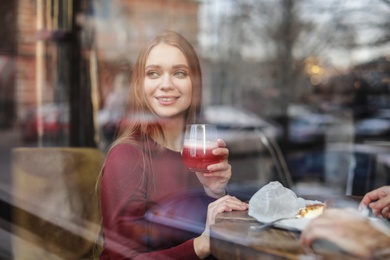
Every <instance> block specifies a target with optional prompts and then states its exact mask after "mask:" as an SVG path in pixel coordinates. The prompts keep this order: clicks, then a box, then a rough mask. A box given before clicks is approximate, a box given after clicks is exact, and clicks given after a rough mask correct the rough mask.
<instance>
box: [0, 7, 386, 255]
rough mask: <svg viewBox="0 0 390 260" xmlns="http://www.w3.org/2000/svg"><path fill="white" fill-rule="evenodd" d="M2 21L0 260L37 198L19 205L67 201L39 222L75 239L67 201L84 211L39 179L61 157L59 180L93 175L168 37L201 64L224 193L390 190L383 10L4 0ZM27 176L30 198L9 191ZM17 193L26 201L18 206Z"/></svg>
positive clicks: (0, 9)
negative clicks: (141, 69) (271, 188)
mask: <svg viewBox="0 0 390 260" xmlns="http://www.w3.org/2000/svg"><path fill="white" fill-rule="evenodd" d="M0 14H1V15H0V17H1V18H0V20H1V24H2V26H1V28H0V36H1V39H4V40H2V41H1V42H0V143H1V146H0V169H1V172H2V174H1V175H0V178H1V179H0V183H1V189H0V195H1V196H0V199H1V203H0V205H1V207H3V208H4V210H2V209H1V210H0V212H2V213H1V218H2V219H3V220H5V221H4V222H0V224H1V223H4V225H3V224H1V225H0V227H2V230H3V231H4V232H1V233H0V235H1V236H2V237H4V239H5V240H6V241H9V243H8V244H7V243H5V245H6V246H4V248H3V247H1V246H0V249H1V250H0V258H2V255H1V254H2V252H3V251H4V254H5V258H8V257H11V256H12V254H14V253H15V249H14V247H13V246H12V245H11V238H10V235H11V234H12V232H13V230H12V229H11V226H12V225H13V224H14V223H16V222H15V221H17V220H15V219H16V217H15V216H13V212H14V210H15V209H16V210H18V211H17V212H18V213H20V212H21V211H23V213H26V214H27V215H28V217H31V216H32V217H33V218H34V219H33V221H37V222H34V223H41V222H38V219H39V218H42V216H41V215H40V214H39V212H36V211H31V212H30V210H33V209H34V207H35V206H36V205H37V204H39V203H37V201H30V202H31V203H30V204H28V202H29V200H27V199H26V198H27V197H28V196H31V198H33V197H34V196H35V195H37V194H39V196H42V197H40V198H42V199H43V198H45V199H48V198H53V199H54V198H57V199H59V200H61V202H62V203H65V205H66V206H69V207H68V208H66V209H67V210H68V211H66V210H64V212H61V210H60V209H58V208H56V209H58V215H56V214H52V215H45V217H46V218H48V216H50V217H51V216H54V217H58V218H59V219H62V220H64V221H65V220H66V221H68V220H69V219H71V220H70V222H69V223H68V224H69V225H66V226H61V225H60V228H61V232H65V233H67V234H68V235H69V233H71V234H70V236H69V237H72V236H73V235H75V236H76V237H73V238H74V241H78V240H77V239H79V238H80V234H75V233H77V232H79V230H78V229H77V228H80V225H79V221H80V222H83V221H82V220H81V219H72V218H68V217H69V216H70V212H71V211H69V209H71V206H70V205H76V206H77V207H79V208H78V210H79V211H82V210H81V209H82V208H83V207H84V206H85V204H88V203H86V202H85V201H83V202H81V199H78V197H77V196H71V195H69V194H67V193H65V191H64V190H65V188H64V187H65V186H66V185H68V184H69V183H67V182H66V180H65V177H64V179H61V178H60V177H58V179H57V180H56V181H58V183H57V182H55V183H56V185H57V184H58V185H59V186H58V187H57V186H56V187H57V188H58V189H63V190H62V191H63V192H64V193H63V197H61V198H59V197H56V195H53V194H51V193H50V188H49V187H48V186H45V184H44V182H40V181H39V180H38V179H34V178H33V176H35V177H36V175H39V174H38V173H39V172H41V173H42V174H44V173H45V174H46V173H47V172H46V170H47V169H52V168H50V167H51V166H49V163H50V162H51V161H52V162H54V161H56V162H57V163H58V165H59V166H58V167H60V169H61V170H63V171H60V170H59V169H54V168H53V169H52V172H53V174H54V172H55V173H57V174H59V176H60V174H64V175H65V174H66V171H65V170H66V169H70V168H71V167H73V166H75V165H77V163H78V162H80V163H81V164H83V163H84V166H85V165H87V164H89V163H91V164H92V165H93V166H91V167H87V168H88V169H89V170H86V169H85V168H83V167H81V169H82V170H81V172H80V173H77V174H87V175H88V176H92V177H91V178H92V179H94V178H95V179H96V178H97V176H95V175H94V174H98V173H99V170H100V167H101V163H102V161H103V160H104V157H105V156H106V154H107V151H108V150H109V148H110V145H111V144H112V143H113V141H114V140H115V138H116V137H117V135H118V132H119V128H118V126H119V125H120V123H121V122H122V121H121V120H122V119H123V118H122V116H123V109H124V108H125V106H126V100H127V97H128V95H130V93H129V92H128V90H129V85H130V84H131V77H132V74H133V66H134V65H135V61H136V57H137V55H138V53H139V51H140V50H141V48H142V46H143V45H144V44H145V43H146V42H147V41H148V40H149V39H150V38H152V37H153V36H154V35H156V34H157V33H159V32H160V31H162V30H164V29H169V30H173V31H176V32H178V33H180V34H182V35H183V36H184V37H186V38H187V39H188V40H189V42H191V44H192V45H193V46H194V48H195V51H196V53H197V54H198V56H199V60H200V64H201V69H202V76H203V80H202V82H203V97H202V101H203V108H202V111H201V112H202V119H203V120H204V121H207V122H208V123H210V124H215V125H217V129H218V132H219V135H220V137H221V138H222V139H224V141H225V142H226V144H227V147H228V149H229V163H230V164H231V166H232V169H233V175H232V178H231V180H230V182H229V186H228V190H229V191H230V192H231V193H232V194H234V195H237V196H238V197H240V198H242V199H243V200H248V199H250V198H251V196H252V195H253V194H254V193H255V192H256V191H257V190H259V189H260V188H261V187H263V186H264V185H266V184H268V183H269V182H271V181H279V182H281V183H282V184H283V185H284V186H286V187H288V188H291V189H292V190H294V192H296V193H297V194H302V195H307V194H312V193H320V194H321V195H331V194H332V195H357V196H360V195H363V194H365V193H366V192H368V191H369V190H372V189H375V188H377V187H379V186H382V185H389V184H390V178H389V177H388V176H389V174H390V172H389V171H390V163H389V161H390V159H389V158H390V157H389V154H390V140H389V136H390V118H389V117H390V56H389V53H390V40H389V39H390V31H389V29H388V28H389V26H388V23H389V21H390V4H389V2H388V1H380V0H373V1H365V0H353V1H352V0H351V1H337V0H330V1H322V2H317V1H316V2H313V1H309V0H299V1H293V0H277V1H269V0H256V1H254V0H245V1H239V0H196V1H194V0H170V1H168V0H157V1H156V0H142V1H108V0H70V1H59V0H36V1H29V0H15V1H1V2H0ZM38 148H42V149H48V150H47V151H49V152H47V151H43V150H39V149H38ZM25 149H26V150H25ZM29 149H30V150H29ZM35 149H38V150H35ZM50 149H55V150H50ZM68 149H70V150H68ZM72 149H75V150H77V152H73V150H72ZM83 149H86V150H83ZM89 149H91V150H89ZM23 151H25V153H24V152H23ZM50 151H52V153H50ZM71 151H72V152H71ZM79 152H81V153H82V155H80V153H79ZM84 152H85V153H84ZM38 155H39V156H42V157H38V158H36V157H34V156H38ZM48 158H53V159H52V160H49V159H48ZM61 158H67V159H64V160H65V161H63V160H62V159H61ZM81 158H83V159H82V160H81ZM33 159H34V160H33ZM84 159H85V160H84ZM65 162H67V163H69V165H68V166H69V167H68V168H67V165H66V164H67V163H66V164H65ZM16 163H17V164H16ZM28 163H33V164H34V165H35V166H36V168H34V167H31V169H29V168H30V165H28ZM26 164H27V165H26ZM41 164H43V165H41ZM46 164H47V165H48V166H47V167H45V166H46ZM72 165H73V166H72ZM75 167H76V166H75ZM91 169H93V170H91ZM29 170H31V172H32V173H31V174H29ZM78 170H79V169H78ZM94 170H96V171H95V172H92V171H94ZM15 171H16V172H15ZM69 176H71V175H69ZM72 176H73V175H72ZM76 176H78V177H80V176H79V175H74V176H73V177H74V178H75V179H77V178H78V177H76ZM15 178H16V179H15ZM23 179H24V180H27V181H30V182H31V183H27V184H28V185H27V186H28V187H29V186H31V192H32V193H34V192H35V193H34V194H32V195H31V194H30V195H26V194H24V193H21V194H19V193H14V192H15V190H16V191H17V189H18V187H15V186H14V185H15V184H16V183H18V182H20V181H21V182H23V181H22V180H23ZM48 183H49V181H48ZM61 183H62V186H61V185H60V184H61ZM91 183H92V181H91ZM46 184H47V183H46ZM23 185H26V183H23ZM39 185H42V186H39ZM91 185H92V184H91ZM33 186H35V187H40V188H39V189H37V190H34V189H33ZM60 186H61V187H60ZM23 187H25V186H23ZM67 187H68V186H67ZM69 187H70V186H69ZM91 187H92V186H91ZM72 188H74V189H76V188H75V187H70V188H69V190H68V192H69V193H72ZM23 189H25V188H23ZM46 189H47V191H46ZM45 192H47V194H45ZM77 192H78V191H77ZM77 192H76V191H75V192H74V193H73V195H75V194H78V193H77ZM45 195H47V196H45ZM57 195H58V194H57ZM15 196H17V199H21V200H23V201H24V202H25V200H26V201H27V204H23V203H22V204H20V205H14V204H13V203H14V201H15ZM72 200H78V201H77V203H76V202H75V203H74V204H72V203H73V202H74V201H72ZM26 205H27V206H26ZM48 205H50V207H52V208H50V209H49V210H52V209H53V208H55V207H54V205H55V201H54V202H53V201H49V202H48ZM19 206H20V207H19ZM38 206H39V207H43V209H45V210H47V209H48V208H49V207H48V208H45V204H40V205H38ZM87 208H88V207H87ZM88 209H89V208H88ZM42 211H44V210H42ZM67 214H68V215H67ZM21 216H22V218H23V217H26V215H23V214H22V215H21ZM43 218H44V217H43ZM19 220H20V219H19ZM49 222H50V225H52V226H50V227H51V228H54V229H55V228H58V225H57V224H58V222H55V221H54V222H53V221H49ZM95 224H96V225H99V223H98V222H97V223H93V225H92V226H93V228H92V229H91V230H93V232H95V231H96V230H97V229H95V228H96V227H97V226H95ZM76 227H77V228H76ZM81 227H82V230H83V231H82V232H84V231H85V232H87V231H88V228H86V229H84V228H85V226H81ZM68 228H70V229H68ZM75 228H76V229H75ZM56 230H57V229H56ZM30 231H31V230H30ZM80 232H81V231H80ZM87 233H88V232H87ZM83 234H85V233H83ZM94 234H95V233H94ZM40 235H42V234H40ZM40 235H39V236H40ZM0 239H1V238H0ZM83 239H84V240H83ZM70 240H72V239H70ZM86 240H88V241H90V240H91V237H88V238H87V239H85V237H84V238H82V241H84V242H85V241H86ZM18 241H20V240H18ZM80 241H81V240H80ZM30 242H31V241H29V243H30ZM69 243H70V244H71V242H69ZM18 245H20V244H18ZM57 246H58V245H56V246H54V247H57ZM88 246H89V244H88V243H87V244H86V247H88ZM38 247H40V245H39V246H38ZM44 250H46V249H44ZM48 250H49V251H48V252H50V254H54V255H55V254H56V252H55V249H48ZM88 250H90V251H88ZM88 250H86V251H85V252H84V253H86V252H87V251H88V252H89V253H90V252H92V251H93V250H92V248H88ZM68 251H69V252H71V251H72V250H71V249H69V250H68ZM62 252H64V251H62ZM69 252H68V253H69ZM19 253H20V254H23V251H19ZM86 254H87V253H86ZM70 255H71V254H70Z"/></svg>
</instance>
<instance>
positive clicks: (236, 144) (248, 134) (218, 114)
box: [204, 105, 283, 154]
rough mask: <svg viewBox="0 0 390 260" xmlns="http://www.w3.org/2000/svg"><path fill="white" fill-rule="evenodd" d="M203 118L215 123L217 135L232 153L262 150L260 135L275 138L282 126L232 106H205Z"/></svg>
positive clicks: (277, 136) (279, 134) (278, 135)
mask: <svg viewBox="0 0 390 260" xmlns="http://www.w3.org/2000/svg"><path fill="white" fill-rule="evenodd" d="M204 119H205V121H206V122H208V123H210V124H215V125H217V129H218V133H219V136H220V137H221V138H222V139H223V140H224V141H225V142H226V145H227V146H228V147H229V150H230V152H231V153H232V154H250V153H256V152H260V151H262V149H263V148H264V145H263V144H262V141H261V136H260V135H262V136H263V137H266V138H272V139H273V140H277V139H278V138H279V137H280V136H281V135H282V132H283V131H282V128H281V127H280V126H279V125H277V124H276V123H273V122H271V121H268V120H265V119H263V118H261V117H259V116H258V115H256V114H255V113H252V112H250V111H246V110H244V109H240V108H236V107H233V106H227V105H220V106H207V107H205V108H204Z"/></svg>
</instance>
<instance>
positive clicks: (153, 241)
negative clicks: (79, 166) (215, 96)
mask: <svg viewBox="0 0 390 260" xmlns="http://www.w3.org/2000/svg"><path fill="white" fill-rule="evenodd" d="M139 144H140V147H145V144H148V146H149V147H150V150H145V149H140V148H138V147H136V146H134V145H131V144H119V145H117V146H115V147H114V148H113V149H111V151H110V152H109V154H108V155H107V158H106V162H105V165H104V168H103V172H102V174H103V175H102V182H101V207H102V214H103V235H104V249H103V252H102V254H101V256H100V259H111V260H114V259H199V258H198V257H197V256H196V254H195V252H194V246H193V238H194V237H195V235H194V234H193V233H191V234H192V237H191V234H188V233H186V232H185V233H182V232H180V230H177V229H172V227H169V225H168V226H166V225H159V224H156V223H154V222H151V221H149V220H148V219H147V218H146V217H145V216H146V214H147V213H148V212H150V211H151V210H154V212H155V211H156V210H155V209H156V207H159V208H160V209H161V208H162V209H163V210H164V211H165V213H161V214H166V213H167V212H168V214H171V213H172V214H173V216H176V215H177V214H179V215H180V214H181V213H183V212H184V215H186V214H187V216H188V215H193V214H192V213H191V212H202V214H198V215H200V218H205V214H206V213H207V205H208V203H209V202H211V201H212V200H210V198H208V199H202V202H200V203H191V202H188V201H187V202H185V200H183V201H184V202H182V203H181V205H177V206H176V205H174V204H175V203H173V207H172V205H170V206H168V208H165V209H164V205H163V204H164V201H169V198H171V197H172V196H176V194H182V192H186V191H188V190H190V188H194V187H198V188H199V187H201V184H200V183H199V180H198V179H197V177H196V175H195V174H194V173H189V172H188V171H187V169H186V167H185V165H184V164H183V162H182V159H181V155H180V153H179V152H175V151H172V150H169V149H163V150H162V151H158V150H157V144H156V143H155V142H154V141H153V140H151V139H149V141H148V142H139ZM150 158H152V159H150ZM202 190H203V189H202ZM203 196H204V198H205V197H206V196H205V195H203ZM198 202H199V201H198ZM171 204H172V203H171ZM189 204H191V205H189ZM194 207H196V209H195V208H194ZM179 209H180V210H179ZM176 211H181V213H178V212H176ZM157 212H158V211H157ZM158 214H159V213H157V215H158ZM195 215H196V214H195ZM183 218H185V216H184V217H183V216H181V217H180V216H179V219H183ZM173 219H174V218H173ZM201 221H202V220H201ZM184 229H185V228H184Z"/></svg>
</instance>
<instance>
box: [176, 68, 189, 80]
mask: <svg viewBox="0 0 390 260" xmlns="http://www.w3.org/2000/svg"><path fill="white" fill-rule="evenodd" d="M187 75H188V74H187V72H185V71H182V70H180V71H176V72H175V76H177V77H179V78H185V77H187Z"/></svg>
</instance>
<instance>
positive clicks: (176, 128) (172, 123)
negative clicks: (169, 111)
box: [156, 118, 185, 152]
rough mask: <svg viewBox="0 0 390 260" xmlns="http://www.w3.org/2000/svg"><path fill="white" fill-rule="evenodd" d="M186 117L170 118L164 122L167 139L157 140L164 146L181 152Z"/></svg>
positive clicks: (163, 126)
mask: <svg viewBox="0 0 390 260" xmlns="http://www.w3.org/2000/svg"><path fill="white" fill-rule="evenodd" d="M184 124H185V122H184V119H183V118H180V119H173V120H172V119H170V120H164V122H162V124H161V125H162V128H163V132H164V137H165V140H156V141H157V142H158V143H160V144H161V145H163V146H164V147H166V148H168V149H170V150H173V151H177V152H180V151H181V149H182V147H183V129H184Z"/></svg>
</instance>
